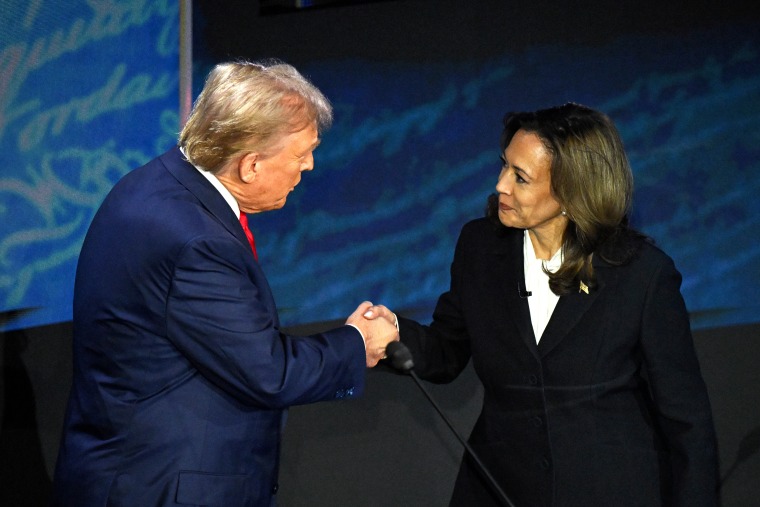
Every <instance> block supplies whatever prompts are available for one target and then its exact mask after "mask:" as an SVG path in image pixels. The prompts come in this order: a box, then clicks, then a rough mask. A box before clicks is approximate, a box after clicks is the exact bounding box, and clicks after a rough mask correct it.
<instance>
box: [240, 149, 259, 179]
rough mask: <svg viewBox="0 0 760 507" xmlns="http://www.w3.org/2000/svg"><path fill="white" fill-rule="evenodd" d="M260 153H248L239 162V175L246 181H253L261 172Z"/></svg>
mask: <svg viewBox="0 0 760 507" xmlns="http://www.w3.org/2000/svg"><path fill="white" fill-rule="evenodd" d="M259 169H260V167H259V154H258V153H256V152H253V153H248V154H246V155H245V156H243V157H242V158H241V159H240V161H239V162H238V176H240V179H241V180H242V181H243V182H244V183H251V182H252V181H253V180H255V179H256V176H257V174H258V172H259Z"/></svg>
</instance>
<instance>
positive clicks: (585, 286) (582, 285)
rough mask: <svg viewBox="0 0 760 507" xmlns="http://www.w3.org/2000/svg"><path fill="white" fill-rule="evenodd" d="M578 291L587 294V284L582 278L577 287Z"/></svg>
mask: <svg viewBox="0 0 760 507" xmlns="http://www.w3.org/2000/svg"><path fill="white" fill-rule="evenodd" d="M578 292H585V293H586V294H588V285H586V284H585V283H583V280H581V286H580V288H579V289H578Z"/></svg>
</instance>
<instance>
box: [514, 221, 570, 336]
mask: <svg viewBox="0 0 760 507" xmlns="http://www.w3.org/2000/svg"><path fill="white" fill-rule="evenodd" d="M523 259H524V263H525V266H524V268H525V290H526V291H528V292H530V293H531V295H530V297H529V298H528V306H529V307H530V321H531V323H532V324H533V333H534V334H535V335H536V343H538V342H539V340H541V335H542V334H544V330H545V329H546V325H547V324H548V323H549V319H550V318H551V316H552V313H553V312H554V308H555V307H556V306H557V301H559V296H558V295H556V294H555V293H553V292H552V291H551V289H550V288H549V275H547V274H546V273H545V272H544V269H543V268H544V266H546V269H548V270H549V271H550V272H551V273H554V272H555V271H557V270H558V269H559V267H560V266H561V265H562V248H560V249H559V250H557V251H556V252H554V255H552V258H551V259H549V260H548V261H547V260H542V259H536V252H535V251H534V250H533V242H532V241H531V239H530V236H529V233H528V230H527V229H526V230H525V236H523Z"/></svg>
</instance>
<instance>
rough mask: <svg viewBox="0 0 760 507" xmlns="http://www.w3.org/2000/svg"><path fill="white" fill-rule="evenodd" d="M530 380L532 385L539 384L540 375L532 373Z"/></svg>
mask: <svg viewBox="0 0 760 507" xmlns="http://www.w3.org/2000/svg"><path fill="white" fill-rule="evenodd" d="M528 382H529V383H530V385H532V386H534V385H536V384H538V377H536V376H535V375H531V376H530V377H528Z"/></svg>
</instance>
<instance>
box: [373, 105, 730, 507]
mask: <svg viewBox="0 0 760 507" xmlns="http://www.w3.org/2000/svg"><path fill="white" fill-rule="evenodd" d="M501 148H502V153H503V166H502V169H501V173H500V175H499V179H498V184H497V185H496V191H497V195H495V196H493V197H492V199H491V200H490V201H489V206H488V216H487V217H486V218H483V219H479V220H474V221H472V222H470V223H468V224H467V225H465V227H464V228H463V229H462V232H461V236H460V238H459V241H458V243H457V247H456V251H455V254H454V261H453V264H452V268H451V288H450V290H449V291H448V292H446V293H444V294H443V295H441V297H440V299H439V301H438V304H437V306H436V309H435V312H434V314H433V322H432V324H430V326H423V325H420V324H418V323H416V322H414V321H411V320H408V319H404V318H399V319H398V324H399V325H400V330H401V341H402V342H403V343H404V344H406V345H407V346H408V348H409V349H410V350H411V352H412V354H413V357H414V361H415V365H416V372H417V373H418V375H419V376H420V377H422V378H425V379H428V380H430V381H433V382H449V381H451V380H453V379H454V378H455V377H456V376H457V375H458V374H459V373H460V372H461V371H462V370H463V369H464V367H465V366H466V364H467V363H468V361H469V359H470V357H472V360H473V363H474V367H475V371H476V372H477V374H478V376H479V378H480V380H481V381H482V384H483V387H484V401H483V408H482V412H481V414H480V417H479V419H478V421H477V423H476V425H475V427H474V429H473V431H472V434H471V436H470V444H471V447H472V448H473V450H474V451H475V452H476V453H477V455H478V457H479V458H480V459H481V461H482V462H483V463H484V464H485V466H486V467H487V468H488V470H489V472H490V473H491V474H492V475H493V476H494V477H495V479H496V480H497V482H498V483H499V484H500V486H501V488H502V489H503V490H504V491H505V492H506V493H507V495H508V496H509V498H510V499H511V501H512V502H513V503H514V504H515V505H516V506H517V507H525V506H584V507H588V506H615V507H619V506H627V505H631V506H633V505H639V506H647V507H651V506H658V505H679V506H680V505H682V506H690V507H694V506H708V505H716V504H717V493H716V488H717V486H716V484H717V480H716V479H717V458H716V441H715V432H714V428H713V423H712V418H711V412H710V405H709V401H708V397H707V392H706V389H705V385H704V382H703V380H702V377H701V374H700V370H699V364H698V362H697V358H696V355H695V352H694V346H693V343H692V337H691V332H690V329H689V319H688V315H687V312H686V308H685V305H684V301H683V298H682V296H681V294H680V291H679V287H680V283H681V276H680V274H679V273H678V271H677V270H676V268H675V266H674V264H673V261H672V260H671V259H670V258H669V257H668V256H667V255H666V254H664V253H663V252H662V251H661V250H659V249H658V248H656V247H655V246H653V245H652V244H651V243H650V242H649V241H647V240H646V239H645V238H644V237H643V236H642V235H641V234H639V233H637V232H635V231H633V230H632V229H630V228H629V227H628V222H627V217H626V215H627V213H628V211H629V207H630V204H631V195H632V187H633V179H632V175H631V170H630V166H629V164H628V161H627V158H626V155H625V152H624V150H623V145H622V142H621V140H620V137H619V135H618V132H617V130H616V128H615V126H614V125H613V124H612V122H611V121H610V120H609V118H607V117H606V116H605V115H603V114H601V113H599V112H597V111H594V110H592V109H589V108H587V107H584V106H580V105H577V104H565V105H563V106H560V107H555V108H551V109H546V110H541V111H536V112H533V113H516V114H509V115H507V117H506V118H505V121H504V131H503V134H502V139H501ZM374 310H375V312H376V314H377V315H384V316H391V314H390V312H389V311H388V310H387V309H386V308H384V307H375V309H374ZM496 504H498V500H497V497H496V496H494V494H493V493H492V492H491V490H490V488H489V486H488V485H487V483H486V482H485V481H484V480H483V479H482V478H481V475H480V474H479V473H478V471H477V469H476V468H475V467H474V466H473V463H472V462H471V460H470V459H468V458H465V459H464V461H463V463H462V466H461V469H460V473H459V476H458V478H457V481H456V486H455V489H454V494H453V498H452V500H451V505H462V506H473V505H477V506H485V505H496Z"/></svg>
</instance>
